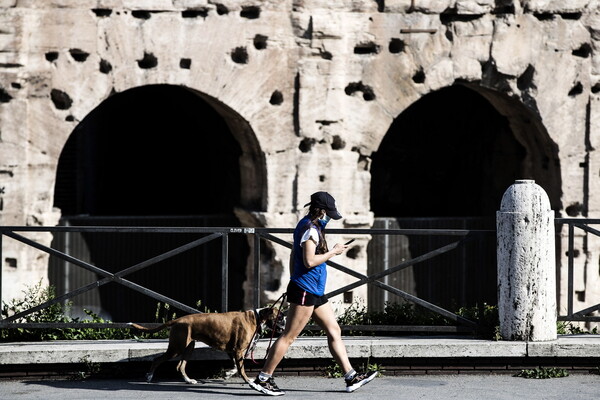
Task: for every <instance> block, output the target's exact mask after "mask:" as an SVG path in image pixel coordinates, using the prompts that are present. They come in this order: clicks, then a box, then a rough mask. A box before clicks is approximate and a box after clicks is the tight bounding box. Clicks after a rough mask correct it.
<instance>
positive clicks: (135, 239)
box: [50, 85, 249, 321]
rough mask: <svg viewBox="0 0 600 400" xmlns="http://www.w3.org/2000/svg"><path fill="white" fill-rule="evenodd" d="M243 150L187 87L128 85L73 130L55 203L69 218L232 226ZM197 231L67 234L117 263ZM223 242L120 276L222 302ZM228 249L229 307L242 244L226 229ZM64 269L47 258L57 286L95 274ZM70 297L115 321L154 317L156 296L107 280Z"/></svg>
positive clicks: (104, 263)
mask: <svg viewBox="0 0 600 400" xmlns="http://www.w3.org/2000/svg"><path fill="white" fill-rule="evenodd" d="M241 154H242V150H241V148H240V145H239V144H238V142H237V141H236V140H235V138H234V137H233V135H232V133H231V131H230V129H229V127H228V125H227V123H226V121H225V120H224V118H223V117H221V115H219V114H218V113H217V112H216V111H215V109H214V108H213V107H212V106H211V105H210V104H209V103H207V101H205V100H203V99H202V98H201V97H200V96H198V95H197V94H195V93H194V92H192V91H190V90H187V89H185V88H183V87H176V86H168V85H153V86H144V87H140V88H136V89H131V90H128V91H125V92H123V93H119V94H115V95H112V96H111V97H109V98H108V99H107V100H106V101H104V102H103V103H102V104H101V105H99V106H98V107H97V108H96V109H95V110H93V111H92V112H91V113H90V114H89V115H88V116H87V117H86V118H85V119H84V120H83V121H82V122H81V123H80V124H79V125H78V126H77V128H76V129H75V130H74V131H73V133H72V134H71V136H70V138H69V140H68V142H67V143H66V145H65V147H64V149H63V152H62V154H61V157H60V160H59V165H58V170H57V179H56V188H55V207H58V208H60V209H61V211H62V214H63V222H68V223H69V224H70V225H91V226H98V225H108V226H208V227H210V226H239V225H240V223H239V221H238V220H237V219H236V217H235V216H234V214H233V209H234V207H236V206H239V203H240V187H241V182H240V164H239V158H240V155H241ZM202 236H204V234H195V235H194V234H147V233H143V234H142V233H128V234H121V233H119V234H114V233H113V234H106V233H86V234H84V235H76V234H72V235H71V237H70V238H69V239H68V243H69V247H70V250H71V251H72V252H73V251H75V252H79V255H80V256H81V257H83V258H89V261H91V263H92V264H94V265H96V266H98V267H100V268H103V269H106V270H108V271H110V272H117V271H119V270H122V269H124V268H127V267H130V266H132V265H135V264H137V263H140V262H142V261H144V260H147V259H149V258H151V257H154V256H157V255H159V254H162V253H164V252H166V251H169V250H171V249H174V248H176V247H178V246H181V245H183V244H185V243H189V242H190V241H193V240H196V239H198V238H200V237H202ZM61 240H63V241H64V240H65V239H64V238H62V239H61V238H55V243H56V244H58V243H61ZM221 243H222V241H221V240H220V239H218V240H213V241H211V242H209V243H208V244H205V245H202V246H200V247H197V248H194V249H192V250H189V251H186V252H185V253H182V254H180V255H177V256H175V257H173V258H169V259H167V260H164V261H161V262H159V263H157V264H155V265H152V266H150V267H148V268H146V269H143V270H141V271H138V272H135V273H133V274H131V275H128V276H127V277H126V279H129V280H131V281H133V282H135V283H137V284H140V285H142V286H145V287H147V288H149V289H151V290H153V291H156V292H158V293H161V294H163V295H166V296H168V297H171V298H173V299H175V300H177V301H180V302H182V303H184V304H187V305H189V306H192V307H196V305H197V302H198V301H200V306H199V307H200V309H201V310H204V309H205V307H207V308H208V309H209V310H215V311H220V307H221V294H222V288H221V284H220V282H221ZM229 249H230V251H229V254H230V258H229V272H228V274H229V297H230V298H229V309H230V310H234V309H241V307H242V304H243V291H242V283H243V281H244V279H245V265H246V260H247V256H248V252H249V249H248V246H247V243H246V239H245V238H244V237H242V236H241V235H238V236H230V239H229ZM64 275H65V271H64V267H63V266H62V264H59V265H54V266H53V265H52V263H51V266H50V278H51V283H52V284H54V285H55V286H57V292H58V293H59V294H60V293H61V290H62V292H64V291H65V290H67V289H70V290H73V289H75V288H77V287H79V286H82V285H83V284H85V283H87V282H85V281H86V280H87V281H91V280H95V279H97V277H96V276H95V274H91V273H90V272H87V271H83V270H81V269H79V268H74V267H71V269H70V273H69V279H70V280H72V282H70V283H69V284H63V281H64ZM53 277H54V279H53ZM65 285H68V286H70V287H69V288H66V287H65ZM86 296H87V297H86ZM98 297H99V300H98ZM74 302H75V305H76V306H77V305H81V306H88V307H91V308H92V310H96V312H98V309H97V308H94V307H101V312H102V313H104V315H107V316H108V317H109V318H110V319H112V320H113V321H133V320H135V321H153V320H154V319H155V311H156V307H157V303H158V302H157V300H154V299H151V298H149V297H147V296H144V295H142V294H139V293H137V292H134V291H132V290H131V289H127V288H124V287H123V286H120V285H117V284H114V283H110V284H108V285H104V286H102V287H101V288H100V289H99V295H98V294H97V293H96V297H94V293H92V292H90V293H88V294H87V295H82V296H78V297H76V298H74ZM98 302H100V303H101V304H97V303H98ZM174 311H176V310H173V309H172V312H174ZM182 314H183V313H182V312H179V315H182Z"/></svg>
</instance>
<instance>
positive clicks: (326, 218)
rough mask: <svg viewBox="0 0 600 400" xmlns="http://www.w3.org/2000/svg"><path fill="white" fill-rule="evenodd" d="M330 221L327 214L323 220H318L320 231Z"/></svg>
mask: <svg viewBox="0 0 600 400" xmlns="http://www.w3.org/2000/svg"><path fill="white" fill-rule="evenodd" d="M330 220H331V217H330V216H329V215H327V214H325V216H324V217H323V218H319V225H321V229H324V228H325V225H327V223H328V222H329V221H330Z"/></svg>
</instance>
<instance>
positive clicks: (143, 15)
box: [131, 10, 152, 19]
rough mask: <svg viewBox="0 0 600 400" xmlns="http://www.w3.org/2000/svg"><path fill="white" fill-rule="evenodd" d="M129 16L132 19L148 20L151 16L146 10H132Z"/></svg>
mask: <svg viewBox="0 0 600 400" xmlns="http://www.w3.org/2000/svg"><path fill="white" fill-rule="evenodd" d="M131 15H132V16H133V18H138V19H150V17H151V16H152V15H151V14H150V11H147V10H133V11H132V12H131Z"/></svg>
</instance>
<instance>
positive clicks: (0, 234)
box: [0, 232, 4, 321]
mask: <svg viewBox="0 0 600 400" xmlns="http://www.w3.org/2000/svg"><path fill="white" fill-rule="evenodd" d="M2 239H4V232H0V307H2V271H3V270H4V262H3V261H2V260H3V258H2ZM2 319H3V318H2V313H0V321H2Z"/></svg>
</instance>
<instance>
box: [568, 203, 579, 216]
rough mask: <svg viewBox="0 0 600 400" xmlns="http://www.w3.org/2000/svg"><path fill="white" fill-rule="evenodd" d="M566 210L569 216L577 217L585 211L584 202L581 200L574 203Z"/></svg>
mask: <svg viewBox="0 0 600 400" xmlns="http://www.w3.org/2000/svg"><path fill="white" fill-rule="evenodd" d="M565 211H566V213H567V215H568V216H569V217H576V216H578V215H580V214H581V213H582V212H583V204H581V203H579V202H576V203H573V204H571V205H569V206H567V208H566V209H565Z"/></svg>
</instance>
